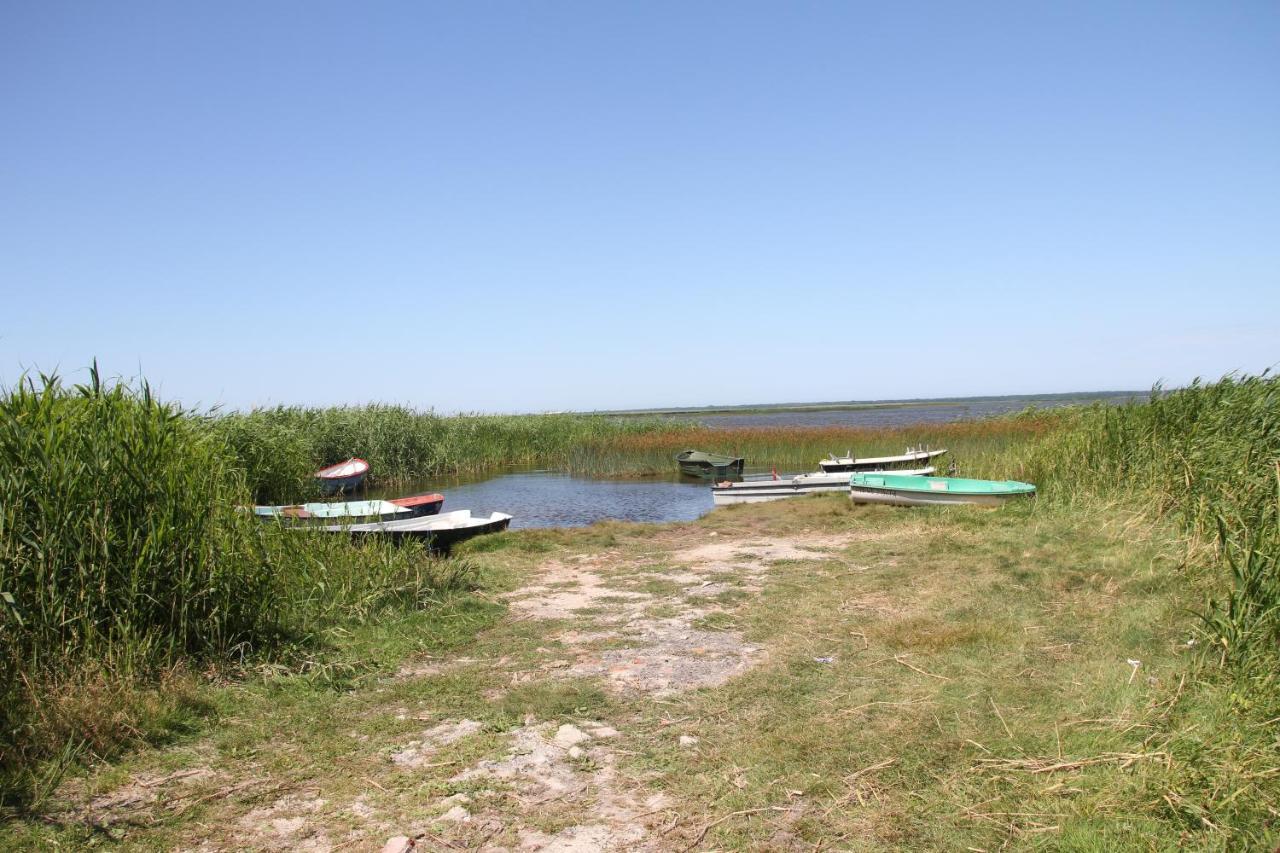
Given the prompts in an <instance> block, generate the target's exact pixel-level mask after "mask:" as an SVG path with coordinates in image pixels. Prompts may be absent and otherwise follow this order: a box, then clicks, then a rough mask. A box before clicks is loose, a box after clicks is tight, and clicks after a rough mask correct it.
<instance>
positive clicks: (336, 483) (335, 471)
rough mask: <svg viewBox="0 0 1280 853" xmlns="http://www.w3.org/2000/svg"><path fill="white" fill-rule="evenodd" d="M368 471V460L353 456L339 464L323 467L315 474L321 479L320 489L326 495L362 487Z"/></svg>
mask: <svg viewBox="0 0 1280 853" xmlns="http://www.w3.org/2000/svg"><path fill="white" fill-rule="evenodd" d="M368 473H369V463H368V462H365V461H364V460H363V459H355V458H352V459H348V460H347V461H346V462H339V463H338V464H337V465H330V466H329V467H328V468H321V469H320V470H319V471H317V472H316V474H315V476H316V479H317V480H319V481H320V491H321V492H322V493H324V494H326V495H333V494H338V493H340V492H353V491H355V490H356V489H358V488H360V485H361V484H362V483H363V482H364V478H365V477H366V476H367V475H368Z"/></svg>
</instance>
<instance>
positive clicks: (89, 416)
mask: <svg viewBox="0 0 1280 853" xmlns="http://www.w3.org/2000/svg"><path fill="white" fill-rule="evenodd" d="M248 501H249V494H248V491H247V489H246V486H245V477H244V472H243V470H242V469H241V468H240V467H239V466H238V464H237V459H236V457H235V456H234V455H233V454H232V453H230V452H229V451H228V449H227V446H226V445H225V444H224V443H223V442H222V441H221V440H220V439H219V436H218V435H217V434H216V433H215V432H212V431H210V430H209V429H208V428H207V425H206V423H205V422H204V421H203V420H202V419H201V418H199V417H196V416H194V415H192V414H190V413H188V412H185V411H183V410H181V409H180V408H178V407H175V406H172V405H169V404H165V403H162V402H160V401H158V400H157V399H156V398H155V397H154V396H153V395H152V394H151V392H150V389H149V388H148V387H147V386H146V385H145V384H144V385H142V386H141V388H140V389H137V390H136V391H135V390H134V389H132V388H130V387H128V386H125V385H121V384H117V385H114V386H108V385H106V384H104V383H102V382H101V381H100V380H99V377H98V375H97V373H96V371H95V372H94V373H93V375H92V379H91V381H90V383H89V384H87V385H84V386H78V387H75V388H66V387H64V386H63V385H62V384H61V383H60V382H58V381H57V379H56V378H52V377H45V378H42V380H41V381H40V383H39V384H37V383H36V382H34V381H31V382H25V383H22V384H20V385H19V386H18V387H16V388H13V389H11V390H9V391H8V392H7V393H5V394H4V395H3V398H0V812H2V811H3V810H5V809H24V808H30V807H32V806H33V805H34V804H37V803H38V801H39V799H40V797H41V796H42V792H43V791H45V790H46V789H48V788H49V786H50V785H51V784H52V780H55V779H56V778H57V774H58V772H59V769H60V768H61V767H63V766H65V765H66V764H68V763H69V762H70V761H71V760H72V758H73V757H74V756H76V755H90V756H99V757H101V756H108V755H111V754H114V753H116V752H117V751H118V750H119V749H121V748H122V747H124V746H126V745H128V744H130V743H136V742H138V741H139V740H142V741H145V740H146V739H147V738H148V737H149V736H148V735H146V734H145V733H143V730H145V729H148V728H152V729H155V730H156V731H158V732H161V733H163V732H168V731H170V730H172V729H174V728H175V724H174V723H173V722H171V721H172V720H175V719H179V718H185V717H186V715H187V710H188V709H189V703H187V702H186V701H185V698H184V696H185V692H186V689H185V687H184V686H182V685H185V683H186V682H185V679H184V678H182V677H181V673H182V672H184V671H186V670H190V669H199V668H201V667H203V666H206V665H214V666H230V665H238V664H240V663H243V662H245V661H252V662H257V661H270V660H285V661H289V662H290V665H294V666H301V667H303V668H307V669H312V670H315V669H316V668H317V667H319V669H320V670H323V671H330V672H331V671H332V666H331V665H330V664H327V663H316V662H314V661H313V658H314V657H315V654H316V652H317V651H318V650H320V649H321V648H322V647H323V645H324V641H325V640H324V635H325V633H326V632H327V631H329V630H330V629H332V628H333V627H335V626H341V625H352V624H359V623H361V622H364V621H367V620H369V619H372V618H376V617H377V616H378V615H380V614H382V613H384V612H386V611H387V610H398V611H400V610H406V609H410V610H411V609H415V608H421V607H425V606H429V605H430V604H431V603H432V602H433V601H434V599H435V598H436V596H437V595H438V594H439V593H440V592H442V591H447V590H449V589H454V588H457V587H458V586H460V585H462V584H464V583H466V582H467V575H468V574H469V568H468V566H467V565H466V564H465V563H462V562H444V561H439V560H433V559H428V558H427V557H426V555H425V554H424V553H423V552H422V551H421V549H415V548H408V549H405V548H394V547H391V546H390V545H387V544H385V543H383V544H377V543H367V544H359V545H353V544H351V543H349V542H346V541H342V540H339V539H337V538H334V537H325V536H323V535H311V536H299V535H294V533H293V532H291V531H285V530H283V529H281V528H279V527H277V526H272V525H263V524H259V523H258V522H257V521H256V520H255V519H254V518H253V517H252V516H250V515H249V514H247V513H244V512H242V511H240V510H238V509H237V507H238V506H242V505H244V504H245V503H247V502H248ZM166 685H177V687H176V688H175V689H174V690H166V689H165V688H166ZM144 721H148V722H145V723H144Z"/></svg>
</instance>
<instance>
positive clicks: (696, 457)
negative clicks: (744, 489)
mask: <svg viewBox="0 0 1280 853" xmlns="http://www.w3.org/2000/svg"><path fill="white" fill-rule="evenodd" d="M676 462H677V464H679V465H680V473H681V474H685V475H686V476H689V477H701V478H702V479H704V480H709V479H711V478H713V477H741V476H742V468H743V466H744V465H746V462H747V460H746V459H744V458H743V457H741V456H725V455H724V454H722V453H704V452H702V451H701V450H686V451H684V452H683V453H677V454H676Z"/></svg>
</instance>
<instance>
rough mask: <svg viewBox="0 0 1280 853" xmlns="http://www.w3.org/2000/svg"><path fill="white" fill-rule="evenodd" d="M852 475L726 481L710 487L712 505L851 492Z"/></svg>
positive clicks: (920, 471)
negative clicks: (850, 479) (850, 480)
mask: <svg viewBox="0 0 1280 853" xmlns="http://www.w3.org/2000/svg"><path fill="white" fill-rule="evenodd" d="M933 472H934V469H933V468H932V467H931V466H927V467H924V468H916V469H913V470H908V471H895V472H894V473H896V474H901V475H903V476H914V477H923V476H926V475H928V474H932V473H933ZM848 491H849V475H848V474H843V473H835V474H832V473H828V472H826V471H816V472H814V473H812V474H797V475H795V476H786V477H779V478H771V477H766V478H756V479H746V480H742V481H741V482H737V483H734V482H731V481H728V480H726V481H724V482H720V483H716V484H715V485H714V486H712V487H711V502H712V503H713V504H714V505H716V506H728V505H730V504H747V503H760V502H762V501H776V500H782V499H783V498H795V497H802V496H804V495H813V494H818V493H820V492H848Z"/></svg>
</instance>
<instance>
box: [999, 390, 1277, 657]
mask: <svg viewBox="0 0 1280 853" xmlns="http://www.w3.org/2000/svg"><path fill="white" fill-rule="evenodd" d="M1065 417H1066V418H1067V420H1066V421H1065V422H1064V424H1063V428H1062V429H1060V430H1057V431H1055V432H1054V433H1053V435H1052V436H1051V437H1050V438H1049V440H1046V441H1045V442H1043V443H1040V444H1038V445H1036V446H1027V447H1025V448H1023V449H1022V450H1021V451H1020V454H1019V455H1020V456H1021V463H1022V465H1023V467H1024V468H1025V469H1026V470H1027V471H1028V472H1029V474H1030V475H1031V476H1033V477H1036V478H1038V480H1039V481H1040V482H1042V483H1043V484H1044V485H1045V487H1046V488H1045V489H1042V496H1044V497H1046V498H1049V499H1055V500H1059V501H1069V500H1071V499H1073V498H1074V497H1077V496H1081V495H1093V496H1104V497H1107V498H1110V499H1113V500H1117V499H1118V500H1123V501H1125V502H1127V503H1130V504H1137V505H1145V507H1146V508H1147V510H1148V511H1149V512H1150V514H1151V515H1153V516H1155V517H1157V518H1168V519H1173V520H1175V521H1176V522H1177V523H1178V524H1179V525H1180V526H1181V527H1182V528H1183V529H1184V530H1185V531H1186V532H1187V533H1188V534H1189V535H1190V536H1191V538H1192V540H1193V542H1200V543H1205V544H1207V545H1209V546H1211V548H1210V553H1211V554H1212V555H1213V562H1214V563H1215V565H1216V568H1217V569H1218V570H1219V571H1218V574H1219V575H1220V576H1221V577H1222V578H1223V583H1221V584H1219V589H1218V591H1217V592H1216V593H1215V595H1214V597H1213V599H1212V600H1211V601H1210V602H1208V604H1207V605H1206V610H1205V614H1204V616H1205V624H1206V626H1207V627H1208V628H1209V631H1210V633H1211V635H1212V639H1213V641H1214V643H1215V645H1216V647H1218V648H1221V649H1222V650H1223V653H1224V656H1225V657H1228V658H1231V659H1235V660H1246V659H1247V658H1249V657H1250V656H1251V655H1252V654H1254V653H1256V652H1260V651H1266V652H1274V651H1276V650H1277V648H1280V568H1278V567H1280V377H1276V376H1273V375H1269V374H1267V373H1263V374H1262V375H1259V376H1227V377H1225V378H1223V379H1221V380H1219V381H1217V382H1211V383H1206V382H1202V381H1199V380H1197V381H1196V382H1193V383H1192V384H1191V385H1189V386H1187V387H1185V388H1180V389H1178V390H1175V391H1165V390H1163V389H1161V388H1160V387H1156V388H1155V389H1154V391H1153V393H1152V397H1151V401H1150V402H1149V403H1142V404H1138V403H1129V404H1127V405H1121V406H1101V405H1097V406H1092V407H1089V408H1086V409H1081V410H1076V411H1074V412H1070V413H1068V414H1066V415H1065Z"/></svg>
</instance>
